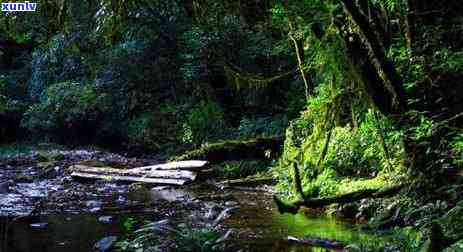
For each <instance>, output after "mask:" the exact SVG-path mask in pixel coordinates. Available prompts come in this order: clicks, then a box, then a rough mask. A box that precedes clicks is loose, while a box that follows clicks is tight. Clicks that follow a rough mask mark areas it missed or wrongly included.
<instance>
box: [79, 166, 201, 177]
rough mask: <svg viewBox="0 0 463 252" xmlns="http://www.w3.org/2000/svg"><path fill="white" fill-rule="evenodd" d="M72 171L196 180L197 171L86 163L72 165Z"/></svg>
mask: <svg viewBox="0 0 463 252" xmlns="http://www.w3.org/2000/svg"><path fill="white" fill-rule="evenodd" d="M70 169H71V171H73V172H78V173H89V174H96V175H118V176H134V177H144V178H169V179H186V180H195V179H196V177H197V173H196V172H193V171H186V170H151V169H140V168H135V169H127V170H124V169H115V168H111V167H91V166H85V165H74V166H71V167H70Z"/></svg>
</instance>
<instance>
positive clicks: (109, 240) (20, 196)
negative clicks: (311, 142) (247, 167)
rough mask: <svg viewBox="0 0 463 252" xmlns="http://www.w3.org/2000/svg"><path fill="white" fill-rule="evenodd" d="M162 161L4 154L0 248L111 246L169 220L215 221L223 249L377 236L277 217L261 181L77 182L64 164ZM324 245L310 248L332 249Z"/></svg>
mask: <svg viewBox="0 0 463 252" xmlns="http://www.w3.org/2000/svg"><path fill="white" fill-rule="evenodd" d="M161 161H163V160H162V159H159V158H156V157H148V158H127V157H125V156H123V155H118V154H113V153H107V152H101V151H93V150H72V151H58V150H54V151H48V152H41V153H39V152H32V153H29V154H26V155H19V156H14V157H8V158H4V159H3V160H1V161H0V251H2V252H3V251H5V252H6V251H8V252H28V251H34V252H42V251H43V252H45V251H47V252H48V251H57V252H60V251H63V252H64V251H66V252H73V251H76V252H77V251H92V250H95V249H97V250H101V251H110V250H111V249H113V248H114V246H113V245H114V243H115V241H116V239H117V240H122V239H124V237H126V236H127V235H128V233H130V231H132V230H133V229H136V228H138V227H139V225H140V223H143V222H144V221H153V222H161V223H166V224H168V225H169V226H170V227H171V228H173V229H176V230H182V229H188V228H205V227H211V226H214V228H215V229H216V230H218V231H219V232H221V233H223V234H224V237H223V238H224V239H226V240H227V241H226V244H227V245H226V247H222V248H223V249H228V250H232V251H237V250H240V249H243V251H272V250H273V251H298V249H304V251H307V245H301V243H294V241H292V240H291V239H289V240H288V236H295V237H319V238H320V237H321V238H323V239H325V240H320V242H321V243H323V242H325V243H327V242H328V243H329V241H330V239H332V240H339V241H345V242H351V241H359V240H374V239H376V237H375V236H372V235H370V234H367V233H364V232H361V231H359V229H358V227H356V226H355V225H352V224H348V223H343V222H339V221H337V220H335V219H331V218H325V217H320V216H313V217H310V216H306V215H303V214H298V215H280V214H279V213H278V212H277V211H276V209H275V207H274V206H273V201H272V195H271V193H269V188H266V187H263V188H260V189H259V190H256V188H248V189H249V190H243V188H240V190H236V189H230V188H220V187H217V186H215V184H214V182H213V181H202V182H199V183H194V184H191V185H188V186H184V187H171V186H149V185H142V184H125V183H115V182H111V181H76V180H74V179H73V178H71V177H70V172H69V171H68V169H67V168H68V167H69V166H70V165H73V164H76V163H86V164H91V165H102V166H111V167H118V168H133V167H139V166H144V165H153V164H156V163H160V162H161ZM159 235H160V236H161V238H160V239H158V244H157V245H156V246H155V247H153V249H154V250H153V251H173V250H175V249H176V246H177V244H175V241H174V240H173V239H171V237H170V236H169V235H167V234H165V235H163V234H159ZM312 245H313V244H312ZM321 245H323V244H321ZM325 245H326V244H325ZM328 245H329V244H328ZM322 247H325V248H326V247H327V246H322ZM325 248H324V249H318V250H315V247H313V249H314V250H313V251H331V250H327V249H325ZM332 249H333V250H336V248H332ZM309 251H310V250H309Z"/></svg>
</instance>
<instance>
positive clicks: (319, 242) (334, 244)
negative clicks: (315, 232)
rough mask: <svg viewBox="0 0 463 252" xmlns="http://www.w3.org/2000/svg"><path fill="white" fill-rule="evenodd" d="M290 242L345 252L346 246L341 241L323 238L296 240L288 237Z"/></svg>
mask: <svg viewBox="0 0 463 252" xmlns="http://www.w3.org/2000/svg"><path fill="white" fill-rule="evenodd" d="M288 242H291V243H297V244H303V245H308V246H315V247H321V248H327V249H334V250H343V249H344V248H345V247H346V245H345V244H344V243H342V242H340V241H337V240H332V239H322V238H296V237H293V236H288Z"/></svg>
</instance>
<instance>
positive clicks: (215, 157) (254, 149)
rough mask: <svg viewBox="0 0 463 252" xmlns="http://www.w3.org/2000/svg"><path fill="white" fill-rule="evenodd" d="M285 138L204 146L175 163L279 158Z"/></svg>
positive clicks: (231, 141) (179, 157) (234, 141)
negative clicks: (199, 160)
mask: <svg viewBox="0 0 463 252" xmlns="http://www.w3.org/2000/svg"><path fill="white" fill-rule="evenodd" d="M283 141H284V138H283V137H272V138H256V139H251V140H246V141H237V140H230V141H223V142H219V143H211V144H207V145H204V146H202V147H201V148H199V149H196V150H192V151H189V152H186V153H185V154H183V155H181V156H178V157H174V158H173V159H172V160H173V161H182V160H195V159H201V160H207V161H209V162H210V163H215V164H216V163H219V162H222V161H229V160H243V159H272V158H275V157H278V156H279V154H280V153H281V149H282V147H283Z"/></svg>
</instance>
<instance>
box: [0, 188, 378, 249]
mask: <svg viewBox="0 0 463 252" xmlns="http://www.w3.org/2000/svg"><path fill="white" fill-rule="evenodd" d="M213 190H214V191H213ZM228 192H230V193H231V194H232V195H233V198H234V199H233V201H236V202H238V204H239V209H238V210H236V211H234V212H233V214H231V216H230V218H228V219H226V220H225V221H224V222H223V223H222V224H221V225H222V226H221V227H222V228H223V229H224V230H226V229H230V228H231V229H233V230H234V231H233V236H232V238H230V242H231V243H233V244H236V245H237V247H244V248H246V249H247V250H248V251H332V250H328V249H324V248H308V247H307V246H301V245H295V244H291V243H289V242H287V238H288V236H294V237H298V238H302V237H317V238H327V239H335V240H339V241H342V242H345V243H350V242H358V241H368V240H369V241H371V240H374V239H378V237H376V236H374V235H372V234H368V233H365V232H362V231H360V230H359V228H358V227H357V226H355V225H352V224H349V223H346V222H341V221H339V220H336V219H333V218H328V217H320V216H312V217H310V216H306V215H304V214H297V215H288V214H285V215H281V214H279V213H278V212H277V210H276V209H275V207H274V204H273V201H272V198H271V195H270V194H265V193H262V192H244V191H228ZM208 193H216V192H215V189H211V188H209V189H206V190H205V189H204V188H202V189H200V190H197V189H192V190H184V189H181V190H175V189H162V188H159V189H158V190H144V191H142V192H138V193H135V194H132V195H130V194H128V195H127V194H125V195H124V196H126V197H128V198H129V199H130V200H137V201H152V202H154V203H156V202H160V201H162V202H169V203H168V206H171V207H172V208H173V209H172V211H173V212H175V211H177V215H173V216H172V218H171V219H172V220H173V221H174V222H177V223H178V222H182V216H180V218H179V214H178V213H182V214H185V215H187V214H188V213H187V212H181V211H178V209H176V205H178V204H176V203H175V201H178V202H182V201H186V200H188V198H194V197H196V196H198V195H206V194H208ZM112 198H114V199H115V198H117V197H116V195H114V197H112ZM222 203H224V202H223V201H222ZM113 204H114V205H116V204H117V203H115V202H113ZM182 211H184V210H182ZM102 215H107V214H106V213H95V214H91V213H80V214H70V213H69V214H68V213H66V214H59V213H58V214H55V213H53V214H49V215H46V216H42V217H23V218H20V219H18V220H16V221H13V220H12V219H7V218H6V217H3V218H1V219H0V252H78V251H79V252H80V251H91V250H92V247H93V245H94V243H95V242H96V241H98V240H99V239H101V238H103V237H106V236H111V235H116V236H119V237H123V236H124V235H125V231H124V227H123V223H124V220H126V219H127V218H128V217H135V218H137V217H139V218H144V219H148V220H159V218H164V217H163V216H159V215H158V216H154V214H152V213H149V214H148V213H144V214H142V215H136V216H135V215H134V214H123V215H120V214H110V215H112V216H113V217H114V221H113V222H112V223H111V224H103V223H100V222H98V217H100V216H102ZM38 222H47V223H48V224H49V225H48V227H47V228H46V229H44V230H34V229H32V228H31V227H30V224H31V223H38Z"/></svg>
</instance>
